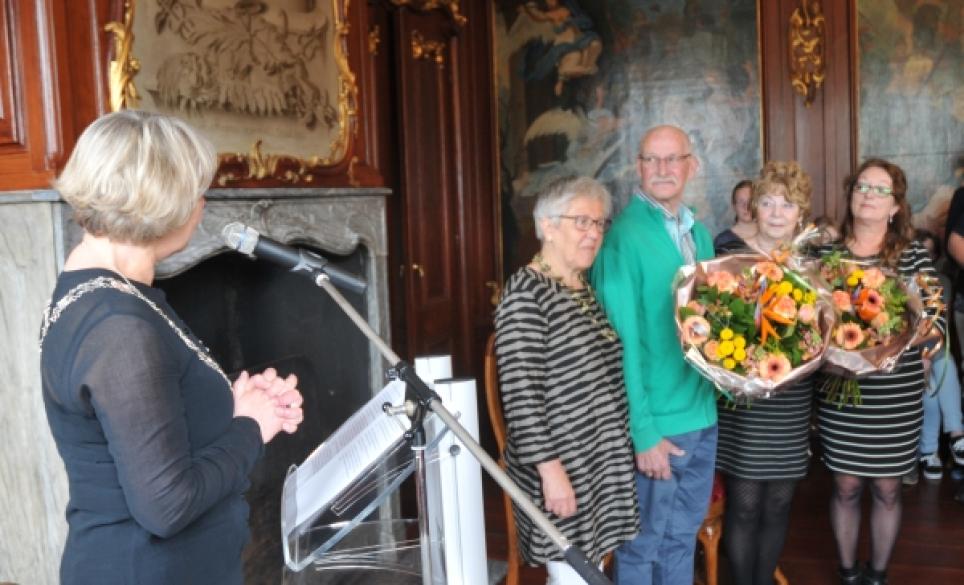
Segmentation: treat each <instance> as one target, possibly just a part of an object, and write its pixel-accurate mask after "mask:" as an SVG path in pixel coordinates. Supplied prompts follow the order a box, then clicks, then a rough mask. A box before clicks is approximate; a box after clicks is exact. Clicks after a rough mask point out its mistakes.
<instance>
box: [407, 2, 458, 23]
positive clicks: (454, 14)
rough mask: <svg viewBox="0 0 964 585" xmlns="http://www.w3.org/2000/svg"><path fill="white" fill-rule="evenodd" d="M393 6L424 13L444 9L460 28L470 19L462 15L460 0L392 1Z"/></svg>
mask: <svg viewBox="0 0 964 585" xmlns="http://www.w3.org/2000/svg"><path fill="white" fill-rule="evenodd" d="M390 1H391V3H392V4H394V5H395V6H398V7H402V6H408V7H409V8H413V9H415V10H420V11H422V12H431V11H433V10H438V9H439V8H444V9H445V10H446V11H447V12H448V13H449V16H450V17H451V18H452V20H453V21H455V24H457V25H459V26H465V23H467V22H468V20H469V19H467V18H466V17H465V15H463V14H462V12H461V9H460V7H459V0H390Z"/></svg>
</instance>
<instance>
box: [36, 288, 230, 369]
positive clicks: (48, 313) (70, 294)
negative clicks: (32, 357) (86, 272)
mask: <svg viewBox="0 0 964 585" xmlns="http://www.w3.org/2000/svg"><path fill="white" fill-rule="evenodd" d="M121 278H123V279H124V282H121V281H119V280H117V279H116V278H112V277H109V276H98V277H97V278H93V279H91V280H88V281H86V282H82V283H80V284H78V285H77V286H75V287H74V288H72V289H70V290H69V291H67V294H65V295H64V296H63V297H62V298H61V299H60V300H59V301H57V302H56V303H54V304H51V303H47V308H46V309H44V314H43V323H42V324H41V326H40V343H39V345H40V350H41V351H43V343H44V339H45V338H46V337H47V332H48V331H49V330H50V327H51V325H53V324H54V323H56V322H57V320H58V319H60V316H61V315H62V314H63V312H64V310H65V309H67V307H69V306H70V305H72V304H73V303H74V302H76V301H77V299H79V298H80V297H82V296H84V295H85V294H87V293H89V292H92V291H95V290H99V289H104V288H112V289H114V290H117V291H120V292H123V293H127V294H129V295H133V296H135V297H137V298H139V299H141V300H142V301H144V302H145V303H147V306H149V307H150V308H152V309H154V312H155V313H157V314H158V315H160V317H161V318H162V319H164V321H166V322H167V324H168V325H170V326H171V329H173V330H174V333H176V334H177V336H178V337H180V338H181V341H183V342H184V345H186V346H187V347H188V349H190V350H191V351H193V352H194V353H195V354H196V355H197V357H198V359H199V360H201V362H203V363H204V364H205V365H207V366H208V367H209V368H211V369H212V370H214V371H215V372H217V373H218V374H219V375H220V376H221V378H223V379H224V382H225V383H226V384H227V385H228V388H230V387H231V381H230V380H229V379H228V377H227V375H226V374H225V373H224V370H222V369H221V366H219V365H218V363H217V362H216V361H214V358H212V357H211V356H210V355H208V353H207V352H206V351H203V350H202V349H201V348H200V347H198V345H197V344H196V343H194V341H193V340H191V338H190V337H188V335H187V334H186V333H184V331H182V330H181V328H180V327H178V326H177V324H176V323H175V322H174V321H173V320H171V318H170V317H168V316H167V314H166V313H164V311H162V310H161V308H160V307H158V306H157V304H156V303H155V302H154V301H152V300H151V299H149V298H147V297H146V296H144V293H142V292H141V291H140V290H138V288H137V287H136V286H134V285H133V284H132V283H131V281H129V280H127V277H126V276H123V275H121Z"/></svg>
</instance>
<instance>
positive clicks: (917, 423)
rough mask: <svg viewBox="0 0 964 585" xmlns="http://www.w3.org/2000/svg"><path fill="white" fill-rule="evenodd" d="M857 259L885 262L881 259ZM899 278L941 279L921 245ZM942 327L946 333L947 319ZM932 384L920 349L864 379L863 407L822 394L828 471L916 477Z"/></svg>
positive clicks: (908, 255)
mask: <svg viewBox="0 0 964 585" xmlns="http://www.w3.org/2000/svg"><path fill="white" fill-rule="evenodd" d="M821 251H822V252H830V251H831V249H824V250H821ZM845 252H846V250H845ZM857 259H858V260H862V261H869V262H875V261H879V258H878V257H876V256H872V257H867V258H857ZM897 272H898V273H899V274H900V275H902V276H912V275H914V274H916V273H918V272H924V273H930V274H935V271H934V265H933V264H932V262H931V259H930V257H929V256H928V254H927V250H926V249H925V248H924V247H923V246H922V245H921V244H920V243H919V242H917V241H914V242H911V244H910V245H908V246H907V248H905V249H904V251H903V252H902V253H901V255H900V259H899V261H898V265H897ZM937 325H938V327H939V328H940V330H941V331H942V332H943V331H944V328H945V322H944V316H943V315H941V316H940V318H939V319H938V322H937ZM926 383H927V381H926V379H925V377H924V366H923V363H922V362H921V354H920V350H919V349H918V348H917V347H914V348H911V349H910V350H908V351H907V352H905V353H904V355H902V356H901V358H900V360H898V362H897V367H896V368H895V369H894V371H893V372H891V373H889V374H879V375H871V376H867V377H866V378H861V379H860V394H861V396H862V398H863V403H862V404H861V405H859V406H854V405H851V404H847V405H845V406H842V407H839V408H838V406H837V404H836V403H831V402H829V401H828V400H827V399H826V394H825V393H823V392H820V393H818V394H817V398H818V400H817V419H818V424H819V427H820V443H821V445H822V447H823V459H824V463H826V464H827V467H828V468H830V470H831V471H834V472H837V473H846V474H852V475H858V476H862V477H899V476H902V475H904V474H906V473H908V472H909V471H911V469H913V467H914V465H916V463H917V449H918V442H919V439H920V430H921V421H922V418H923V406H922V397H923V391H924V388H925V386H926Z"/></svg>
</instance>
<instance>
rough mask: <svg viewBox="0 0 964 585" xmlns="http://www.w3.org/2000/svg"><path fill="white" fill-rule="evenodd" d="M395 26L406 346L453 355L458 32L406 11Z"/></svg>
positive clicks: (437, 19) (436, 18) (438, 19)
mask: <svg viewBox="0 0 964 585" xmlns="http://www.w3.org/2000/svg"><path fill="white" fill-rule="evenodd" d="M396 23H397V28H396V38H397V39H398V42H399V54H398V89H399V105H400V110H401V111H400V118H401V121H402V131H401V133H400V136H399V143H400V144H399V146H400V152H399V154H400V158H401V169H402V173H401V177H400V179H401V189H400V191H401V193H400V196H401V197H402V198H403V201H404V204H403V210H402V218H401V219H402V220H403V221H402V223H401V231H402V239H403V244H404V252H403V256H404V257H403V258H401V265H400V267H399V271H400V276H401V278H402V280H403V282H404V287H405V291H406V295H405V296H406V298H407V302H406V306H405V312H406V314H405V321H406V325H407V326H406V332H407V337H408V338H407V339H406V346H407V348H408V353H409V354H410V355H427V354H452V353H454V347H455V344H454V337H453V335H452V334H453V331H454V329H455V327H456V323H457V319H458V316H457V311H458V309H457V305H456V299H457V295H458V291H457V279H456V276H455V270H456V266H455V258H456V248H457V244H458V236H459V234H458V230H457V228H456V217H455V211H456V210H455V204H456V201H457V198H458V194H457V184H458V181H457V172H458V166H457V164H456V152H455V148H454V146H455V144H456V133H457V131H458V127H457V125H456V124H453V121H454V115H453V112H454V106H455V95H454V81H455V76H456V72H455V71H454V69H455V67H456V65H455V64H454V63H453V60H452V54H453V49H452V36H453V34H452V32H453V31H452V30H451V29H450V27H448V26H447V23H446V22H445V19H444V18H442V15H440V14H438V13H426V14H422V13H415V12H410V11H400V12H399V13H398V18H397V19H396Z"/></svg>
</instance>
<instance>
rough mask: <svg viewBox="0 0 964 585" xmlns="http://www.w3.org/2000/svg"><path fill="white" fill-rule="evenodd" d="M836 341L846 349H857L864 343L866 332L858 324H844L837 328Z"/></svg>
mask: <svg viewBox="0 0 964 585" xmlns="http://www.w3.org/2000/svg"><path fill="white" fill-rule="evenodd" d="M834 340H835V341H836V342H837V345H839V346H840V347H842V348H844V349H847V350H850V349H857V347H859V346H860V344H861V343H863V342H864V332H863V331H862V330H861V329H860V325H857V324H856V323H844V324H843V325H841V326H840V327H837V331H836V333H835V334H834Z"/></svg>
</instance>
